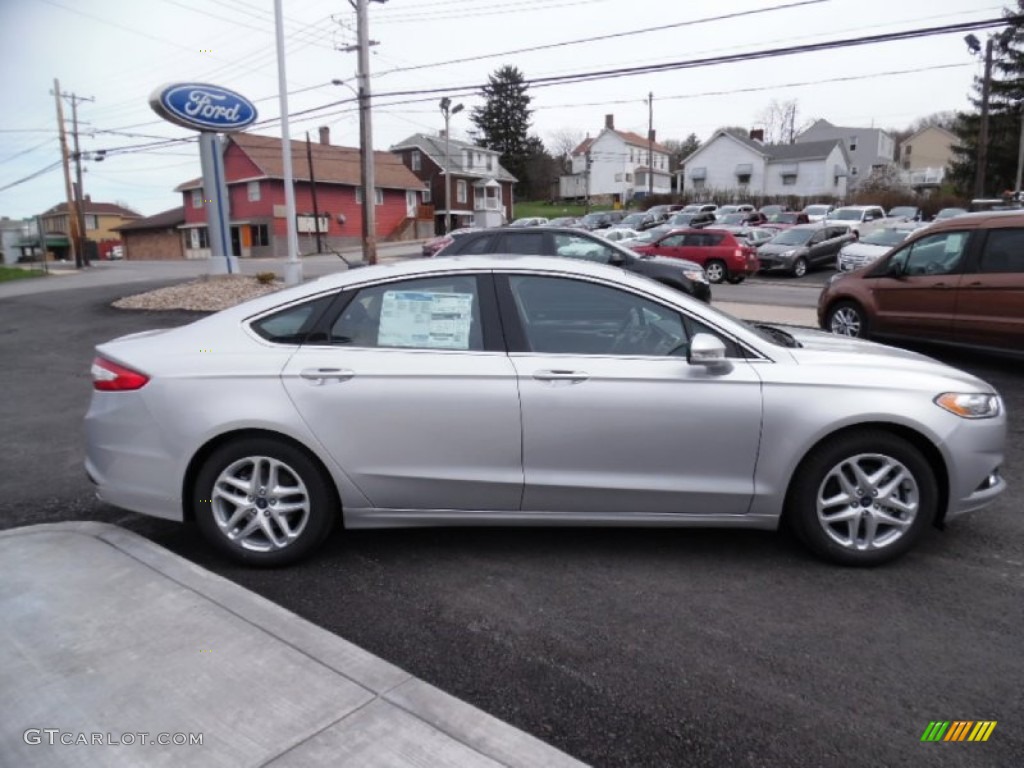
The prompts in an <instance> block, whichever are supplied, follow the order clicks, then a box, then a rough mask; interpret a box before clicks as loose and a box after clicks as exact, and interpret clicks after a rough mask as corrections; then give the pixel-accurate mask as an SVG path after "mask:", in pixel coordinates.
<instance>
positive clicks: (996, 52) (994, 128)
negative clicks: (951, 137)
mask: <svg viewBox="0 0 1024 768" xmlns="http://www.w3.org/2000/svg"><path fill="white" fill-rule="evenodd" d="M1015 5H1016V7H1015V8H1012V9H1011V8H1007V9H1004V11H1003V15H1004V16H1006V17H1007V20H1008V21H1007V27H1006V28H1005V31H1004V32H1003V33H1001V34H1000V33H998V32H997V33H994V34H995V35H996V36H995V38H994V42H993V48H992V79H991V84H990V89H989V99H988V155H987V159H986V162H985V190H984V192H983V194H984V195H986V196H998V195H1000V194H1002V193H1003V192H1004V191H1006V190H1012V189H1013V188H1014V184H1015V181H1016V176H1017V150H1018V146H1019V142H1020V133H1021V108H1022V106H1024V23H1022V21H1021V19H1020V16H1021V15H1022V14H1024V0H1017V2H1016V4H1015ZM982 46H983V47H982V51H984V43H982ZM972 90H973V92H974V95H973V96H972V97H971V104H972V105H973V107H974V108H973V109H972V110H971V111H969V112H960V113H958V114H957V116H956V120H955V122H954V123H953V126H952V129H951V130H952V131H953V133H954V134H956V137H957V139H958V143H957V144H956V145H954V147H953V155H954V157H953V161H952V162H951V163H950V166H949V172H948V177H947V178H948V179H949V181H951V182H952V183H953V186H954V188H955V189H956V192H957V194H959V195H961V196H963V197H972V196H973V194H974V179H975V173H976V171H977V162H978V134H979V133H980V130H981V93H982V81H981V78H978V77H976V78H975V80H974V86H973V89H972Z"/></svg>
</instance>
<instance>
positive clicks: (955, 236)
mask: <svg viewBox="0 0 1024 768" xmlns="http://www.w3.org/2000/svg"><path fill="white" fill-rule="evenodd" d="M963 245H964V235H963V233H962V232H954V233H951V234H950V235H949V236H948V237H947V238H946V255H947V256H952V255H953V254H954V253H960V250H961V249H962V248H963Z"/></svg>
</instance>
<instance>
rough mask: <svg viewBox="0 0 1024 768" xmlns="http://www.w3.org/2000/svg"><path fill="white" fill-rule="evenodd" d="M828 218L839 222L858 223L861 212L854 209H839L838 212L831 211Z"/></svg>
mask: <svg viewBox="0 0 1024 768" xmlns="http://www.w3.org/2000/svg"><path fill="white" fill-rule="evenodd" d="M828 217H829V218H830V219H839V221H860V217H861V212H860V211H858V210H857V209H856V208H840V209H839V210H838V211H832V213H830V214H829V215H828Z"/></svg>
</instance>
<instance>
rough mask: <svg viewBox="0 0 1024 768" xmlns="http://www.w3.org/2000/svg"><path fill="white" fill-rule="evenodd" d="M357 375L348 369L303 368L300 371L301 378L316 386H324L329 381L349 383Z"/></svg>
mask: <svg viewBox="0 0 1024 768" xmlns="http://www.w3.org/2000/svg"><path fill="white" fill-rule="evenodd" d="M355 375H356V372H355V371H352V370H349V369H348V368H303V369H302V370H301V371H299V376H301V377H302V378H304V379H306V380H307V381H312V382H313V383H314V384H323V383H324V382H326V381H327V380H328V379H334V380H335V381H348V380H349V379H351V378H352V377H353V376H355Z"/></svg>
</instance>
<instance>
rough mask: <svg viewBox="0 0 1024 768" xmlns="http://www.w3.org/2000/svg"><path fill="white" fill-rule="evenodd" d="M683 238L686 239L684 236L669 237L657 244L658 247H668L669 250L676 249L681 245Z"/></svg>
mask: <svg viewBox="0 0 1024 768" xmlns="http://www.w3.org/2000/svg"><path fill="white" fill-rule="evenodd" d="M685 238H686V235H669V236H668V237H666V238H664V239H662V240H661V241H660V242H659V243H658V245H665V246H668V247H670V248H676V247H678V246H680V245H682V244H683V240H684V239H685Z"/></svg>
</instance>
